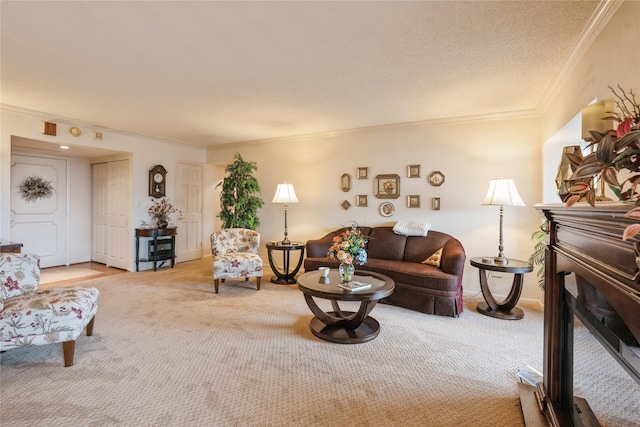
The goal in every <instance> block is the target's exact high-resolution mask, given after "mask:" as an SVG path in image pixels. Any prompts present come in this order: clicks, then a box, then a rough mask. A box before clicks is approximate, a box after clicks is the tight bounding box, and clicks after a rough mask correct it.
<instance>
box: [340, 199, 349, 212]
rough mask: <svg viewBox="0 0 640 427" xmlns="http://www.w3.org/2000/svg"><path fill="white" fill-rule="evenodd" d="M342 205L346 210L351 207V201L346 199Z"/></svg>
mask: <svg viewBox="0 0 640 427" xmlns="http://www.w3.org/2000/svg"><path fill="white" fill-rule="evenodd" d="M340 206H342V209H344V210H345V211H346V210H347V209H349V208H350V207H351V203H349V201H348V200H344V201H343V202H342V203H341V204H340Z"/></svg>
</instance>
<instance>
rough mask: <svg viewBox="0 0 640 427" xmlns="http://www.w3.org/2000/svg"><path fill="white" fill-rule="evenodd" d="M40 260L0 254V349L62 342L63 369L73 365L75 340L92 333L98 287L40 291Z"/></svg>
mask: <svg viewBox="0 0 640 427" xmlns="http://www.w3.org/2000/svg"><path fill="white" fill-rule="evenodd" d="M39 283H40V258H39V257H38V256H37V255H31V254H20V253H1V254H0V350H1V351H5V350H10V349H13V348H18V347H28V346H34V345H43V344H53V343H59V342H61V343H62V350H63V354H64V366H71V365H73V355H74V352H75V343H76V339H77V338H78V337H79V336H80V334H81V333H82V331H83V329H84V328H85V327H86V328H87V335H88V336H91V335H92V334H93V321H94V319H95V315H96V312H97V311H98V297H99V291H98V290H97V289H96V288H83V287H73V288H52V289H45V290H38V284H39Z"/></svg>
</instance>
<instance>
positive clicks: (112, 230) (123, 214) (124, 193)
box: [106, 160, 132, 270]
mask: <svg viewBox="0 0 640 427" xmlns="http://www.w3.org/2000/svg"><path fill="white" fill-rule="evenodd" d="M129 182H130V178H129V160H119V161H115V162H108V163H107V186H108V188H107V192H108V195H107V197H108V207H107V209H106V210H107V215H108V220H107V233H106V234H107V245H108V256H107V265H109V266H112V267H116V268H122V269H125V270H128V269H129V263H130V261H131V256H130V253H131V242H132V237H131V232H130V227H129V223H130V218H129V216H130V212H131V209H130V206H129V200H130V197H129V194H130V185H129Z"/></svg>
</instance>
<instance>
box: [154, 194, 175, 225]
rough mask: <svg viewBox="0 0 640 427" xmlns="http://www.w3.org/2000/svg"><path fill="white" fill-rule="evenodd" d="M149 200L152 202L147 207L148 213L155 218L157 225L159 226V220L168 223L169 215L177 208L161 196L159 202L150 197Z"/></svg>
mask: <svg viewBox="0 0 640 427" xmlns="http://www.w3.org/2000/svg"><path fill="white" fill-rule="evenodd" d="M151 201H152V202H153V204H152V205H151V207H150V208H149V215H151V218H153V219H155V220H156V223H157V224H158V226H160V224H161V222H165V223H168V221H169V215H171V214H172V213H175V212H178V209H176V208H174V207H173V205H172V204H171V202H170V201H169V200H168V199H166V198H162V199H161V200H160V201H159V202H158V201H156V200H154V199H151ZM165 226H166V225H165Z"/></svg>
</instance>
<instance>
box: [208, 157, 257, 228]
mask: <svg viewBox="0 0 640 427" xmlns="http://www.w3.org/2000/svg"><path fill="white" fill-rule="evenodd" d="M233 159H234V161H233V163H230V164H228V165H227V167H226V169H225V170H224V171H225V172H226V173H228V175H227V177H226V178H224V179H223V180H222V182H221V183H220V184H218V185H217V186H216V188H218V187H220V186H222V192H221V193H220V206H221V208H222V210H221V211H220V213H219V214H218V215H217V216H218V218H220V220H221V221H222V228H248V229H250V230H255V229H256V228H258V226H259V225H260V220H259V219H258V215H257V213H258V209H260V208H261V207H262V206H263V205H264V202H263V201H262V199H261V198H260V197H258V196H256V194H257V193H260V185H259V184H258V180H257V179H256V178H255V177H254V176H253V172H254V171H256V170H258V166H257V165H256V163H255V162H245V161H244V160H243V159H242V156H240V153H236V154H235V155H234V156H233Z"/></svg>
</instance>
